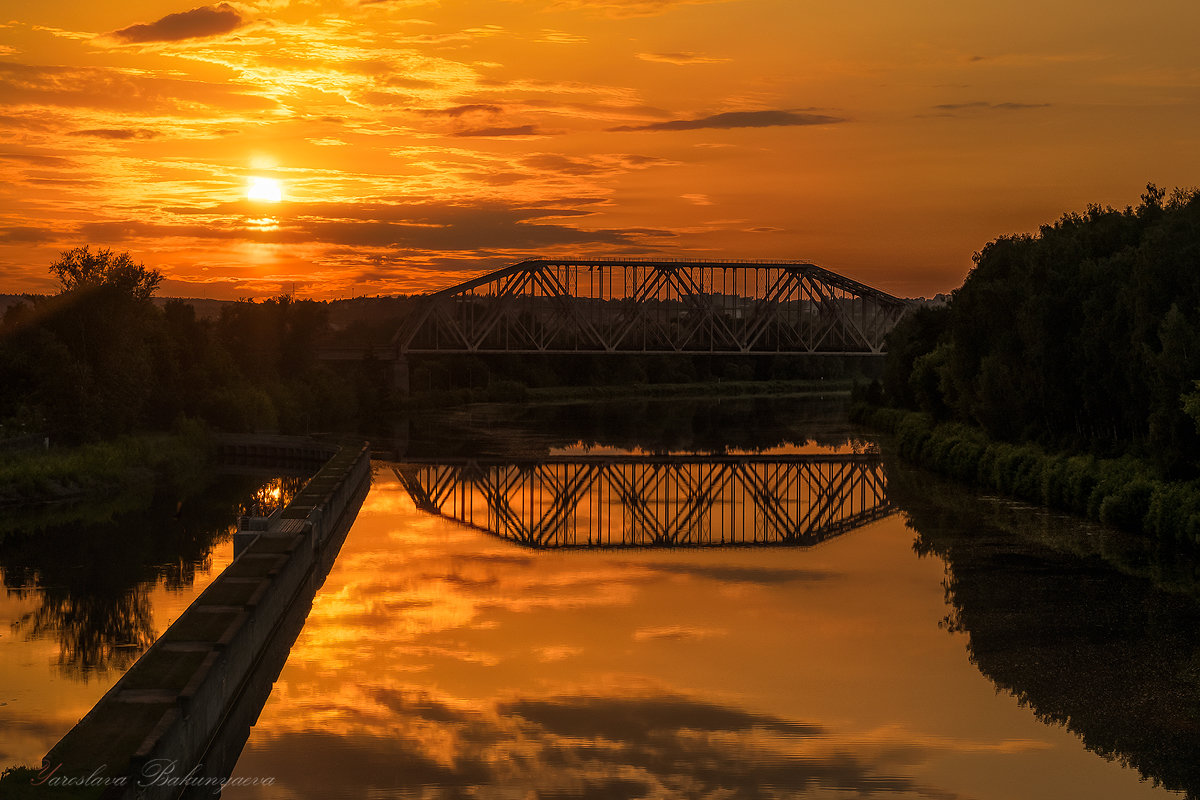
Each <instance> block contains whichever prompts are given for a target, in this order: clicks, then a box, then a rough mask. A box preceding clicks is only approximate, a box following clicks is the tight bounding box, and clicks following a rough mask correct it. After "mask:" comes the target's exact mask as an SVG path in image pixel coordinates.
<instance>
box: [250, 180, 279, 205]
mask: <svg viewBox="0 0 1200 800" xmlns="http://www.w3.org/2000/svg"><path fill="white" fill-rule="evenodd" d="M246 199H248V200H256V201H258V202H260V203H278V202H279V201H280V200H282V199H283V184H282V183H280V182H279V181H277V180H275V179H274V178H260V177H257V176H255V177H252V178H251V179H250V185H249V186H248V187H246Z"/></svg>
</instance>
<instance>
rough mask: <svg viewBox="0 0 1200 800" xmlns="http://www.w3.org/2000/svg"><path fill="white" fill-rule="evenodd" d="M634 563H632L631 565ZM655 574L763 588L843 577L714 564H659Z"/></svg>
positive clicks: (806, 571)
mask: <svg viewBox="0 0 1200 800" xmlns="http://www.w3.org/2000/svg"><path fill="white" fill-rule="evenodd" d="M631 563H632V562H631ZM653 569H654V571H655V572H659V573H666V574H670V575H686V576H688V577H693V578H703V579H706V580H714V581H719V582H721V583H757V584H763V585H770V584H782V583H794V582H797V581H826V580H829V579H831V578H836V577H839V574H838V573H836V572H830V571H828V570H820V569H792V568H785V567H780V568H772V567H738V566H734V565H722V564H714V565H711V566H705V565H701V564H682V563H681V564H655V565H654V567H653Z"/></svg>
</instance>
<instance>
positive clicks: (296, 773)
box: [227, 465, 1166, 800]
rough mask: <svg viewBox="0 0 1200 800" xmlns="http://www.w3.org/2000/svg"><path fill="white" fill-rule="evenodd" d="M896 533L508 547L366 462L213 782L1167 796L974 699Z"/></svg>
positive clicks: (274, 792) (921, 575)
mask: <svg viewBox="0 0 1200 800" xmlns="http://www.w3.org/2000/svg"><path fill="white" fill-rule="evenodd" d="M442 466H445V465H442ZM664 480H665V478H664ZM510 505H511V506H512V507H514V508H515V507H516V506H515V505H514V504H512V503H510ZM549 507H550V508H553V503H551V504H550V506H549ZM448 508H449V506H448V505H447V509H448ZM911 544H912V532H911V531H910V530H908V529H906V528H905V527H904V525H903V522H902V519H901V518H900V517H899V516H898V515H893V516H890V517H887V518H885V519H882V520H880V521H878V522H876V523H874V524H869V525H865V526H863V527H861V528H859V529H858V530H857V531H856V532H855V534H854V535H852V536H840V537H836V538H834V539H832V540H830V541H828V543H827V545H826V546H823V547H820V548H811V549H810V548H803V547H798V548H769V549H768V548H754V547H723V548H696V549H689V548H672V549H668V548H631V549H604V548H601V549H595V550H582V549H572V548H565V549H555V548H550V547H546V548H536V549H534V548H517V547H514V546H513V543H512V542H511V541H507V540H502V539H500V538H497V537H496V536H490V535H488V536H485V535H480V532H479V531H478V530H474V529H471V528H467V527H465V526H463V525H462V524H460V523H458V522H457V521H454V520H452V519H450V518H448V517H445V516H437V515H431V514H429V513H428V512H424V511H421V510H419V509H417V508H416V505H415V502H414V499H413V495H411V494H410V493H409V490H408V489H407V488H405V487H404V486H403V485H402V484H401V482H400V480H399V478H397V477H396V476H395V475H394V474H393V473H392V472H391V470H390V469H384V470H379V471H378V472H377V474H376V480H375V481H374V483H373V485H372V488H371V494H370V496H369V497H368V498H367V500H366V502H365V504H364V506H363V510H362V512H361V513H360V515H359V517H358V519H357V521H356V523H355V527H354V530H353V532H352V533H351V535H350V537H349V538H348V540H347V542H346V546H345V548H344V549H343V552H342V554H341V556H340V557H339V561H338V563H337V564H336V565H335V567H334V570H333V572H332V573H331V575H330V578H329V580H328V582H327V583H326V587H325V589H324V590H322V592H321V593H320V594H318V596H317V598H316V600H315V602H314V605H313V611H312V613H311V615H310V616H309V619H308V622H307V623H306V625H305V628H304V630H303V632H302V633H301V635H300V637H299V639H298V640H297V642H296V644H295V646H294V647H293V649H292V652H291V655H290V656H289V658H288V662H287V665H286V666H285V667H284V670H283V673H282V674H281V675H280V679H279V682H278V683H277V684H276V688H275V691H274V692H273V693H272V695H271V697H270V699H269V700H268V701H267V704H266V706H265V707H264V709H263V711H262V713H261V715H260V717H259V720H258V722H257V723H256V726H255V728H254V729H253V731H252V732H251V735H250V739H249V741H248V743H247V745H246V749H245V750H244V752H243V754H242V757H241V759H240V760H239V762H238V766H237V769H236V770H235V773H234V775H235V776H237V777H242V778H246V779H250V778H254V777H256V776H257V777H263V776H272V777H273V778H275V784H274V785H273V786H269V787H268V786H258V787H250V788H244V789H238V790H236V791H234V790H229V791H228V792H227V795H228V796H229V797H230V798H238V797H253V798H262V799H263V800H267V799H269V800H276V799H278V800H285V799H286V800H296V798H314V800H315V798H322V799H324V798H346V800H350V798H354V799H355V800H357V799H358V798H362V797H424V798H461V797H478V798H507V797H523V798H535V797H536V798H568V797H569V798H621V797H628V798H634V797H662V798H682V797H711V798H715V797H721V798H747V799H748V800H758V799H759V798H783V797H796V796H805V797H814V798H815V797H834V796H839V797H842V796H878V797H885V796H886V797H889V798H900V797H903V798H918V797H923V798H933V797H937V798H950V797H962V798H966V797H971V798H976V800H1011V799H1012V798H1015V797H1021V798H1026V799H1034V798H1036V799H1037V800H1057V798H1061V797H1089V798H1105V799H1106V800H1118V799H1119V800H1129V799H1130V798H1140V797H1146V798H1153V797H1158V798H1162V797H1164V796H1166V793H1165V792H1161V791H1156V790H1154V789H1153V788H1151V787H1149V786H1146V785H1145V784H1139V783H1138V781H1137V776H1136V775H1135V774H1134V773H1131V772H1130V771H1128V770H1124V769H1122V768H1121V767H1120V766H1119V765H1116V764H1110V763H1106V762H1105V761H1104V760H1102V759H1099V758H1097V757H1095V756H1094V755H1092V754H1090V753H1088V752H1087V751H1085V750H1084V749H1083V748H1082V747H1080V746H1079V744H1078V741H1077V740H1076V739H1075V737H1074V736H1073V735H1072V734H1071V733H1069V732H1067V731H1065V730H1058V729H1055V728H1048V727H1046V726H1044V725H1042V724H1041V723H1040V722H1038V721H1037V720H1036V719H1035V718H1034V717H1033V715H1031V714H1029V713H1028V712H1027V711H1025V710H1023V709H1020V708H1018V707H1017V704H1016V703H1015V702H1014V701H1013V700H1012V698H1010V697H1007V696H1005V695H1002V694H997V693H996V692H994V691H993V689H992V687H991V686H990V685H989V684H988V683H987V682H986V681H984V680H982V679H981V678H980V676H979V674H978V672H977V671H976V669H975V667H974V666H972V665H971V664H970V663H969V662H968V660H967V658H965V657H964V653H963V647H962V642H961V641H960V640H958V639H957V638H954V637H950V636H947V635H946V633H945V632H944V631H943V630H941V629H939V627H938V624H937V621H938V619H939V618H940V617H941V616H942V615H943V614H944V607H945V606H944V603H945V600H944V596H943V591H942V584H941V581H942V577H943V565H942V563H941V561H940V560H938V559H930V558H925V559H917V558H914V557H913V556H912V549H911Z"/></svg>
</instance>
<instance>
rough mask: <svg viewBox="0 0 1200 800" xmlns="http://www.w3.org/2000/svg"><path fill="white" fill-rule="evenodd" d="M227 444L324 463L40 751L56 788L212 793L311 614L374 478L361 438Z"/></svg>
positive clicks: (107, 795)
mask: <svg viewBox="0 0 1200 800" xmlns="http://www.w3.org/2000/svg"><path fill="white" fill-rule="evenodd" d="M225 446H226V445H223V447H225ZM227 446H228V447H229V451H228V452H226V453H225V454H226V455H229V456H231V457H237V458H246V459H253V460H260V461H272V460H275V459H280V460H284V459H297V458H298V459H302V460H308V459H313V462H312V463H314V464H317V463H321V462H324V465H323V466H321V468H320V470H319V471H318V472H317V473H316V474H315V475H314V476H313V477H312V479H311V480H309V482H308V484H307V485H306V486H305V487H304V489H302V490H301V491H300V492H299V493H298V494H297V495H296V496H295V497H294V498H293V499H292V502H291V503H290V504H289V505H288V506H287V508H285V509H284V510H283V511H282V512H281V513H280V514H278V515H275V516H272V517H270V518H264V519H263V520H262V521H261V522H260V523H259V524H256V525H254V526H253V527H261V528H263V530H257V531H256V530H249V529H247V530H242V531H240V532H239V534H240V536H239V541H238V543H237V548H238V553H237V556H236V557H235V559H234V561H233V562H232V563H231V564H230V565H229V567H228V568H226V570H225V571H224V572H223V573H221V575H219V576H218V577H217V578H216V579H215V580H214V581H213V582H212V584H211V585H210V586H209V587H208V588H207V589H206V590H205V591H204V593H203V594H201V595H200V596H199V597H198V598H197V599H196V601H195V602H194V603H193V604H192V605H191V606H190V607H189V608H188V609H187V611H185V612H184V613H183V615H182V616H180V617H179V619H177V620H176V621H175V622H174V624H172V625H171V626H170V627H169V628H168V629H167V630H166V631H165V632H164V633H163V635H162V636H161V637H160V638H159V639H158V641H156V642H155V643H154V644H153V645H152V646H151V647H150V648H149V649H148V650H147V651H146V652H145V653H143V654H142V656H141V658H139V659H138V661H137V662H136V663H135V664H134V665H133V666H132V667H131V668H130V669H129V671H128V672H127V673H126V674H125V675H124V676H123V677H122V678H121V679H120V680H119V681H118V682H117V683H116V685H114V686H113V687H112V689H110V690H109V691H108V693H107V694H105V695H104V697H103V698H101V700H100V702H99V703H97V704H96V706H95V707H94V708H93V709H92V710H91V711H90V712H88V714H87V715H86V716H84V718H83V719H82V720H80V721H79V723H78V724H77V725H76V726H75V727H74V728H72V729H71V731H69V732H68V733H67V735H66V736H65V737H63V739H62V740H61V741H60V742H59V743H58V744H57V745H55V746H54V748H52V749H51V751H50V752H49V753H48V754H47V755H46V757H45V759H44V760H43V764H42V766H43V773H42V774H43V776H48V775H50V774H51V771H53V776H55V777H57V778H61V779H63V781H62V782H59V783H58V785H59V786H70V784H69V783H68V781H70V779H72V778H74V779H79V778H81V777H82V776H93V777H94V780H92V781H90V783H91V785H82V786H74V787H73V789H72V791H71V792H70V795H71V796H73V797H74V796H78V797H93V798H103V800H133V799H134V798H138V799H139V800H160V799H161V800H168V798H177V797H179V796H180V795H182V794H184V793H185V792H186V791H187V790H189V789H191V790H196V789H197V788H200V789H202V793H204V794H206V795H207V796H210V797H211V796H215V794H216V792H214V791H213V789H214V786H213V785H212V781H220V780H222V779H223V778H224V777H225V776H227V775H228V770H230V769H232V767H233V764H234V763H235V762H236V755H237V752H240V749H241V744H242V743H243V742H244V741H245V736H244V735H242V736H241V738H240V741H238V737H237V736H236V735H234V736H232V737H231V736H230V735H229V731H228V730H227V729H228V728H229V726H230V724H231V723H232V724H233V726H234V727H235V728H236V729H237V730H235V731H234V733H235V734H236V733H237V732H238V731H243V732H248V728H249V723H248V722H247V720H249V721H251V722H252V721H253V719H255V718H256V717H257V714H258V710H259V708H261V702H262V701H265V699H266V695H267V694H269V691H270V684H271V682H272V681H273V680H274V676H275V675H277V674H278V669H279V668H280V667H282V664H283V661H284V660H285V659H286V651H287V648H288V647H290V644H291V640H294V638H295V635H296V633H298V632H299V628H300V625H302V623H303V618H302V617H300V619H299V622H298V621H297V613H298V612H297V608H300V609H302V610H303V611H304V614H305V615H306V614H307V608H308V606H309V604H310V603H311V601H312V597H313V594H315V592H316V589H317V588H318V587H319V586H320V583H321V582H323V580H324V576H325V574H326V573H327V572H328V570H329V568H330V566H332V563H333V560H334V558H335V557H336V555H337V551H338V550H339V549H340V547H341V542H342V540H343V539H344V538H345V535H346V532H347V531H348V530H349V528H350V525H351V524H352V523H353V521H354V518H355V517H356V516H357V514H358V509H359V507H360V506H361V504H362V500H363V498H364V497H365V496H366V492H367V490H368V488H369V486H370V477H371V466H370V449H369V447H368V446H367V445H366V443H363V442H354V443H343V444H341V445H334V444H326V443H321V442H315V441H312V440H287V439H284V438H283V437H261V441H258V442H255V441H253V440H246V439H240V440H237V441H236V442H234V443H230V444H228V445H227ZM264 675H265V676H266V677H265V678H264ZM264 682H265V687H266V690H265V692H264V691H263V686H264ZM247 694H249V695H251V696H259V697H260V698H261V699H260V700H259V701H258V702H259V706H258V707H256V708H254V709H249V708H247V707H246V706H245V702H244V701H245V700H246V699H247V698H246V697H245V695H247ZM231 742H232V743H231ZM210 755H211V756H213V758H211V759H210V758H208V757H209V756H210ZM206 760H208V761H210V763H209V764H207V765H206V764H205V761H206ZM212 762H219V763H212ZM222 770H224V772H222ZM203 781H208V783H202V782H203Z"/></svg>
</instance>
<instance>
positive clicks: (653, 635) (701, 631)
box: [633, 625, 727, 642]
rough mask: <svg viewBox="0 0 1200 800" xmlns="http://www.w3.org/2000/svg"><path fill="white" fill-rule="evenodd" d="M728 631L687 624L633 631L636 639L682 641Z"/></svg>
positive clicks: (708, 636) (640, 640) (704, 637)
mask: <svg viewBox="0 0 1200 800" xmlns="http://www.w3.org/2000/svg"><path fill="white" fill-rule="evenodd" d="M726 633H727V631H723V630H718V629H716V628H694V627H690V626H686V625H660V626H658V627H653V628H638V629H637V630H636V631H634V632H633V638H634V641H638V642H645V641H666V642H681V641H687V640H698V639H708V638H711V637H713V636H724V635H726Z"/></svg>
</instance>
